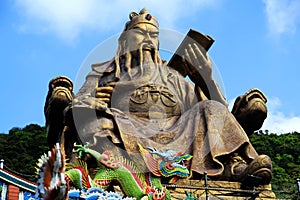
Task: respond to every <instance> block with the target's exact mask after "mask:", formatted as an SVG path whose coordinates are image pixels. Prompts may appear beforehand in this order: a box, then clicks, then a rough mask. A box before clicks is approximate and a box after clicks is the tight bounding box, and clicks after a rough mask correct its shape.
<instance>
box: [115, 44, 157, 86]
mask: <svg viewBox="0 0 300 200" xmlns="http://www.w3.org/2000/svg"><path fill="white" fill-rule="evenodd" d="M145 45H147V44H146V43H143V44H141V46H140V48H139V49H138V50H137V51H136V52H129V51H126V50H124V48H122V50H121V49H119V50H118V52H117V54H116V56H115V63H116V74H115V75H116V77H118V78H120V76H121V74H122V76H123V79H128V80H133V79H136V78H138V77H142V76H144V74H145V71H147V70H148V69H149V68H152V66H154V67H157V66H158V65H161V64H162V60H161V58H160V56H159V54H158V50H157V49H152V50H151V51H149V50H145V49H144V46H145ZM122 52H123V55H120V54H121V53H122ZM124 52H125V53H124ZM145 67H146V68H147V69H145ZM152 70H155V68H154V69H152ZM124 76H126V77H127V78H124Z"/></svg>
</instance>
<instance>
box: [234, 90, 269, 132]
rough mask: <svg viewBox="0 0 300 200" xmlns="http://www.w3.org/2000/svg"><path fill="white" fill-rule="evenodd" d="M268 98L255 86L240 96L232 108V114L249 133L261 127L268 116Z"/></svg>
mask: <svg viewBox="0 0 300 200" xmlns="http://www.w3.org/2000/svg"><path fill="white" fill-rule="evenodd" d="M266 103H267V98H266V97H265V95H264V94H263V93H262V92H261V91H260V90H258V89H256V88H254V89H251V90H249V91H248V92H246V93H245V94H244V95H242V96H239V97H238V98H237V99H236V100H235V102H234V106H233V109H232V111H231V112H232V114H233V115H234V116H235V118H236V119H237V121H238V122H239V123H240V124H241V126H242V127H243V129H244V130H245V132H246V133H247V134H248V135H249V134H252V133H253V132H254V131H255V130H258V129H260V128H261V126H262V124H263V122H264V120H265V119H266V117H267V106H266Z"/></svg>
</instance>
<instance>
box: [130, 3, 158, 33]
mask: <svg viewBox="0 0 300 200" xmlns="http://www.w3.org/2000/svg"><path fill="white" fill-rule="evenodd" d="M129 19H130V21H128V22H127V23H126V28H125V30H129V29H131V28H133V27H134V26H135V25H137V24H140V23H146V24H151V25H153V26H155V27H156V28H158V21H157V20H156V18H155V17H154V16H152V15H151V14H150V13H149V12H148V10H147V9H145V8H143V9H142V10H141V11H140V13H139V14H138V13H136V12H131V13H130V14H129Z"/></svg>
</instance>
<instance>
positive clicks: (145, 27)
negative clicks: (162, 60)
mask: <svg viewBox="0 0 300 200" xmlns="http://www.w3.org/2000/svg"><path fill="white" fill-rule="evenodd" d="M126 40H127V45H128V48H129V50H130V51H136V50H138V49H140V47H141V45H142V46H143V50H146V51H151V50H153V49H158V29H157V28H156V27H155V26H153V25H151V24H146V23H141V24H137V25H136V26H134V27H133V28H132V29H130V30H128V32H127V37H126Z"/></svg>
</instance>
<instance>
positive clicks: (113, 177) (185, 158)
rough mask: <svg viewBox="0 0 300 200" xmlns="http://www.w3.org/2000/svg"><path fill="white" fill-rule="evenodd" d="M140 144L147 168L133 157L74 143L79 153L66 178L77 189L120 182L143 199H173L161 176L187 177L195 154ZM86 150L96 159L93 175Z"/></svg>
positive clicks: (126, 193) (127, 190)
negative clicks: (136, 162)
mask: <svg viewBox="0 0 300 200" xmlns="http://www.w3.org/2000/svg"><path fill="white" fill-rule="evenodd" d="M139 147H140V152H141V155H142V157H143V159H144V162H145V164H146V166H147V169H148V170H144V171H141V170H138V169H137V167H135V165H134V164H133V162H132V161H129V160H128V159H125V158H123V157H120V158H117V157H114V156H111V153H110V152H107V151H106V152H103V153H99V152H96V151H94V150H92V149H89V148H88V146H87V145H85V146H82V145H75V146H74V153H76V154H77V155H78V157H77V159H75V160H74V161H73V162H72V163H70V164H68V165H67V170H66V172H65V174H66V180H67V182H68V183H69V184H71V185H73V186H74V187H75V188H76V189H88V188H91V187H99V188H102V189H104V190H106V189H108V188H109V187H110V186H112V185H114V184H117V185H119V186H120V187H121V189H122V191H123V193H124V194H125V195H126V196H128V197H134V198H136V199H143V200H144V199H153V200H163V199H165V200H167V199H171V196H170V192H169V191H168V190H167V189H166V188H165V187H163V186H162V184H161V178H163V177H171V179H170V181H176V180H177V179H178V178H185V177H188V176H189V170H188V168H187V165H188V163H189V161H190V159H191V158H192V156H191V155H189V154H182V153H176V152H174V151H172V150H168V151H166V152H165V151H158V150H156V149H155V148H151V147H148V148H147V149H144V148H143V147H142V146H141V145H139ZM87 154H88V155H89V156H92V157H93V158H94V159H96V160H97V168H96V169H95V170H94V171H95V173H94V174H95V175H94V176H93V178H91V177H90V175H89V174H91V172H89V171H88V169H87V164H86V162H84V161H83V160H82V158H83V157H84V156H85V155H87Z"/></svg>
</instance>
